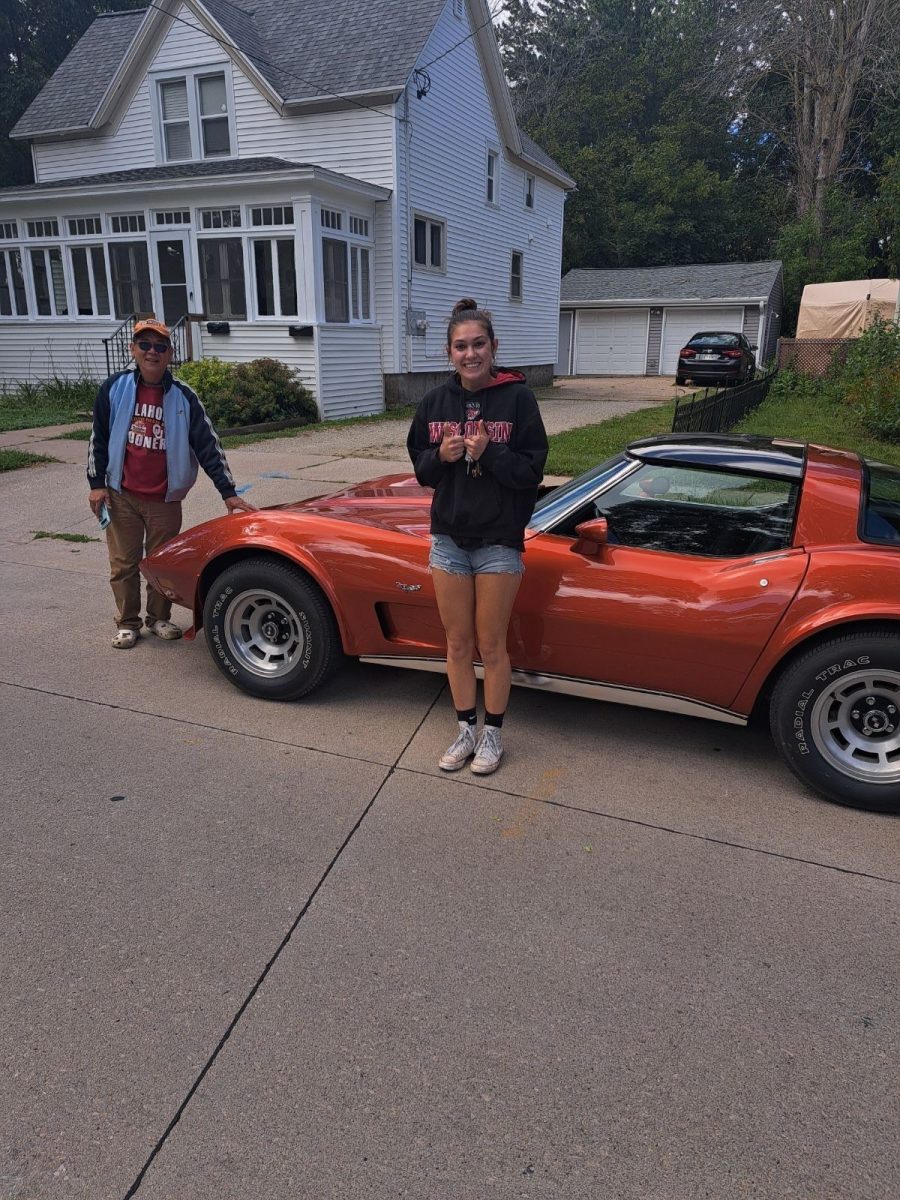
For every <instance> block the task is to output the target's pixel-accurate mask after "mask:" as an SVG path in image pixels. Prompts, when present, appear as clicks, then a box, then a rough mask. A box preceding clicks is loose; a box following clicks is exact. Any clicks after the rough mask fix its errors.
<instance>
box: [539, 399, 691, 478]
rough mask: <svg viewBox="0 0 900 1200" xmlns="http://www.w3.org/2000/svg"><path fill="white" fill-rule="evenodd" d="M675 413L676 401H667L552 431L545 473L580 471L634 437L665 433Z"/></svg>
mask: <svg viewBox="0 0 900 1200" xmlns="http://www.w3.org/2000/svg"><path fill="white" fill-rule="evenodd" d="M674 415H675V402H674V401H667V402H666V403H665V404H656V405H654V406H653V408H640V409H638V410H637V412H630V413H623V415H622V416H621V417H612V418H610V420H608V421H601V422H600V424H599V425H582V426H581V428H580V429H567V430H566V431H565V432H564V433H555V434H553V435H552V436H551V437H550V438H549V439H548V440H549V442H550V454H549V456H548V458H547V466H546V467H545V471H546V473H547V474H548V475H580V474H581V472H582V471H587V470H588V468H589V467H594V466H596V465H597V463H598V462H603V461H604V460H605V459H607V458H611V457H612V456H613V455H614V454H618V452H619V451H620V450H621V449H622V447H623V446H627V445H628V443H629V442H633V441H635V440H636V439H637V438H642V437H651V436H652V435H653V434H655V433H668V432H669V430H670V429H671V428H672V418H673V416H674Z"/></svg>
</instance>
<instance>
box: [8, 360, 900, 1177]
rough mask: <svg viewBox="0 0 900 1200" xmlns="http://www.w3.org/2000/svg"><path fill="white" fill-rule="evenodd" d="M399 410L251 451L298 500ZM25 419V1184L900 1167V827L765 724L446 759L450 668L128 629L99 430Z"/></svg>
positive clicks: (19, 515) (797, 1172) (21, 536)
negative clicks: (490, 768) (833, 782)
mask: <svg viewBox="0 0 900 1200" xmlns="http://www.w3.org/2000/svg"><path fill="white" fill-rule="evenodd" d="M664 394H665V395H671V394H672V389H671V381H668V391H667V392H665V393H664ZM660 398H663V395H662V394H660V395H655V394H653V395H651V394H649V393H647V394H636V395H629V396H627V397H626V398H625V399H618V400H616V399H613V400H610V399H608V398H603V397H599V398H593V399H589V400H577V399H574V398H567V397H565V395H564V394H562V393H560V394H559V396H558V397H557V398H554V399H550V400H547V401H545V402H544V403H543V409H544V413H545V419H546V423H547V425H548V428H549V429H550V430H551V431H555V430H556V429H561V428H566V427H568V426H569V425H572V424H576V423H585V422H587V421H593V420H598V419H601V418H602V417H603V416H606V415H609V414H610V413H612V412H619V411H623V410H625V409H626V408H627V407H628V406H632V407H635V406H637V405H640V404H642V403H646V402H648V401H650V400H653V399H660ZM405 432H406V423H405V422H381V423H373V424H366V425H356V426H352V427H348V429H346V430H327V431H323V432H321V433H306V434H304V433H301V434H299V435H298V436H297V437H296V438H288V439H282V440H277V441H272V442H265V443H258V444H256V445H253V446H249V447H247V448H244V449H241V450H236V451H232V452H230V453H229V460H230V462H231V465H232V468H233V470H234V474H235V476H236V477H237V478H238V482H239V484H241V485H249V490H248V491H247V492H246V495H247V496H248V498H250V499H252V500H253V501H254V502H255V503H258V504H268V503H280V502H283V501H286V500H291V499H298V498H300V497H303V496H309V495H314V494H316V493H318V492H321V491H323V490H328V489H329V488H331V487H332V486H338V485H339V484H340V483H341V482H343V481H355V480H361V479H365V478H368V477H370V476H373V475H376V474H381V473H384V472H386V471H390V470H394V469H396V470H406V469H408V460H407V459H406V458H405V455H404V453H403V439H404V437H405ZM7 437H9V438H12V439H13V443H14V444H21V445H23V446H24V447H25V448H28V449H37V448H40V450H41V452H44V453H51V454H54V455H55V456H56V457H57V458H59V459H61V460H63V461H61V462H59V463H55V464H50V465H47V466H43V467H37V468H33V469H31V470H27V471H17V472H10V473H6V474H3V475H0V501H2V503H0V571H2V579H3V587H2V589H0V621H2V627H3V629H4V632H5V636H4V639H3V644H4V655H3V663H2V667H0V703H2V714H3V717H2V721H0V753H2V763H3V773H2V778H3V781H4V787H3V799H2V805H0V861H2V880H3V883H2V889H0V963H2V964H3V977H4V986H3V990H2V994H0V1067H2V1070H0V1200H45V1198H51V1197H52V1198H55V1197H66V1198H68V1197H73V1198H74V1197H78V1198H82V1197H84V1198H86V1200H125V1198H127V1197H137V1198H138V1200H251V1198H253V1200H256V1198H258V1200H301V1198H302V1200H307V1198H309V1200H370V1198H371V1200H388V1198H389V1197H390V1198H393V1197H407V1198H409V1200H513V1198H516V1200H517V1198H519V1197H539V1198H540V1200H699V1198H700V1197H709V1198H711V1200H739V1198H744V1197H748V1198H749V1197H754V1198H759V1200H782V1198H784V1200H787V1198H788V1197H790V1198H791V1200H797V1198H800V1200H887V1197H888V1196H891V1195H895V1194H896V1193H897V1191H898V1176H900V1171H898V1166H900V1154H898V1149H900V1141H898V1117H900V1106H898V1092H897V1077H898V1076H897V1066H898V1045H900V1036H898V1033H900V1031H898V1012H900V1008H898V1004H897V994H898V993H897V983H898V971H897V963H898V953H897V951H898V944H897V943H898V938H897V932H898V918H897V913H898V890H900V889H898V884H900V864H898V854H897V821H896V820H895V819H892V818H890V817H885V816H878V815H873V814H868V813H860V812H854V811H852V810H849V809H843V808H840V807H837V806H835V805H831V804H828V803H826V802H825V801H823V800H821V799H819V798H818V797H817V796H815V795H813V794H812V793H810V792H808V791H806V789H805V788H803V787H802V786H801V785H800V784H799V783H798V782H797V781H796V780H794V778H793V777H792V776H791V775H790V774H789V773H788V772H787V770H786V768H784V767H783V766H782V765H781V763H780V761H779V760H778V758H777V756H776V754H775V751H774V749H773V747H772V745H771V743H770V741H769V739H768V736H767V735H766V733H765V731H764V730H760V729H751V730H741V729H737V728H733V727H730V726H720V725H717V724H714V723H711V722H702V721H698V720H692V719H689V718H680V717H676V716H672V715H667V714H661V713H650V712H644V711H642V710H640V709H637V708H624V707H616V706H611V705H602V704H598V703H592V702H590V701H587V700H579V699H575V698H569V697H562V696H552V697H550V696H543V695H541V694H539V693H537V692H533V691H526V690H520V691H516V692H514V695H513V700H512V703H511V708H510V719H509V721H508V726H507V728H506V729H505V730H504V733H505V744H506V746H507V747H508V752H507V757H506V758H505V759H504V764H503V767H502V769H501V770H500V771H499V772H498V773H497V774H496V775H493V776H488V777H484V778H477V777H475V776H473V775H472V774H471V773H470V772H468V771H464V772H461V773H460V774H459V775H455V776H452V777H446V776H442V775H441V773H440V772H439V771H438V769H437V766H436V761H437V757H438V755H439V753H440V752H441V751H442V750H443V749H444V747H445V746H446V744H447V742H448V740H449V739H450V738H451V737H452V736H453V733H454V732H455V729H454V717H453V712H452V708H451V704H450V700H449V696H448V693H447V690H446V687H445V684H444V680H443V678H442V677H441V676H439V675H428V674H420V673H417V672H403V671H398V670H391V669H388V668H376V667H369V666H362V665H359V664H354V663H350V664H348V665H347V666H346V667H345V668H344V669H343V670H342V671H341V672H340V673H339V675H338V676H337V677H336V678H335V679H334V680H333V681H332V682H331V683H330V684H329V685H328V686H327V687H325V688H324V689H322V690H321V691H320V692H317V693H315V694H314V696H313V697H311V698H310V699H309V700H308V701H301V702H298V703H295V704H287V705H279V704H271V703H267V702H263V701H257V700H253V699H251V698H250V697H248V696H245V695H243V694H241V693H239V692H237V691H236V690H234V689H233V688H231V687H230V686H229V685H228V684H227V683H226V682H225V681H224V680H223V678H222V676H221V675H220V674H219V673H218V671H217V670H216V669H215V667H214V666H213V663H212V660H211V659H210V657H209V656H208V654H207V652H206V649H205V644H204V642H203V639H202V637H201V638H200V639H199V640H198V641H196V642H193V643H187V642H176V643H163V642H160V641H157V640H155V639H149V638H145V639H142V640H141V642H140V643H139V644H138V646H137V647H136V648H135V649H134V650H132V651H129V652H127V653H120V652H117V651H114V650H113V649H111V647H110V646H109V640H110V637H111V635H112V633H113V622H112V604H111V595H110V592H109V588H108V584H107V582H106V580H107V560H106V552H105V547H104V546H103V545H102V543H101V542H100V541H99V534H98V532H97V529H96V522H95V521H94V520H93V518H92V516H91V514H90V512H89V510H88V507H87V499H86V494H87V488H86V482H85V479H84V472H83V465H82V464H83V460H84V455H85V444H84V443H78V442H72V441H55V442H47V441H45V440H44V441H35V440H34V439H33V438H32V437H28V438H26V437H25V435H24V434H23V435H21V436H19V437H18V440H16V438H13V435H7ZM26 442H27V443H28V444H27V445H26ZM4 444H10V443H9V442H4ZM221 511H223V510H222V506H221V502H220V501H219V499H218V497H217V496H216V494H215V492H214V490H213V489H212V487H211V485H210V484H209V482H208V481H207V480H206V479H205V478H203V479H201V481H200V483H199V484H198V486H197V488H196V489H195V491H194V492H193V493H192V495H191V496H190V497H189V500H188V502H187V504H186V513H185V516H186V520H185V523H186V525H190V524H194V523H196V522H197V521H200V520H204V519H206V518H207V517H210V516H213V515H218V514H219V513H220V512H221ZM35 531H46V532H54V533H59V532H69V533H84V534H87V535H88V536H90V537H97V538H98V540H97V541H92V542H89V543H85V544H75V543H71V542H66V541H60V540H54V539H46V538H45V539H35V538H34V533H35ZM176 615H178V610H176ZM181 615H182V617H183V616H184V615H185V614H183V613H182V614H181Z"/></svg>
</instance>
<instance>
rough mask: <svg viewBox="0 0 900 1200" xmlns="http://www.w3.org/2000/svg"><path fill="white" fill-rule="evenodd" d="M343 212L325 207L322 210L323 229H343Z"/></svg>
mask: <svg viewBox="0 0 900 1200" xmlns="http://www.w3.org/2000/svg"><path fill="white" fill-rule="evenodd" d="M342 217H343V213H339V212H338V211H337V210H336V209H334V208H323V209H322V212H321V220H322V228H323V229H342V228H343V221H342Z"/></svg>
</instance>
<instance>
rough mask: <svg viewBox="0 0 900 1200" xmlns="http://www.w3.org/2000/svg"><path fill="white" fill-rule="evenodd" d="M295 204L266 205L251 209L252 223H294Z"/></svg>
mask: <svg viewBox="0 0 900 1200" xmlns="http://www.w3.org/2000/svg"><path fill="white" fill-rule="evenodd" d="M293 223H294V206H293V205H292V204H273V205H266V206H265V207H264V208H251V209H250V224H251V225H293Z"/></svg>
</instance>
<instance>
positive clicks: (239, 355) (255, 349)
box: [194, 321, 318, 394]
mask: <svg viewBox="0 0 900 1200" xmlns="http://www.w3.org/2000/svg"><path fill="white" fill-rule="evenodd" d="M229 324H230V325H231V332H230V333H229V334H212V333H207V332H206V324H205V323H203V324H201V325H200V347H201V353H200V354H198V355H197V357H198V358H220V359H221V360H222V362H248V361H249V360H250V359H253V358H275V359H278V361H279V362H283V363H286V364H287V366H289V367H292V368H293V369H294V370H295V371H297V372H298V374H299V376H300V379H301V380H302V381H303V383H305V384H306V386H307V387H308V388H309V389H310V390H311V391H312V392H313V393H314V394H315V393H316V392H317V386H318V380H317V377H316V354H315V347H314V343H313V339H312V338H295V337H291V336H290V334H289V333H288V327H287V325H286V324H280V325H276V324H271V325H265V324H262V323H257V324H253V325H245V324H243V323H242V322H240V321H231V322H229ZM194 328H197V327H196V326H195V327H194Z"/></svg>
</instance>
